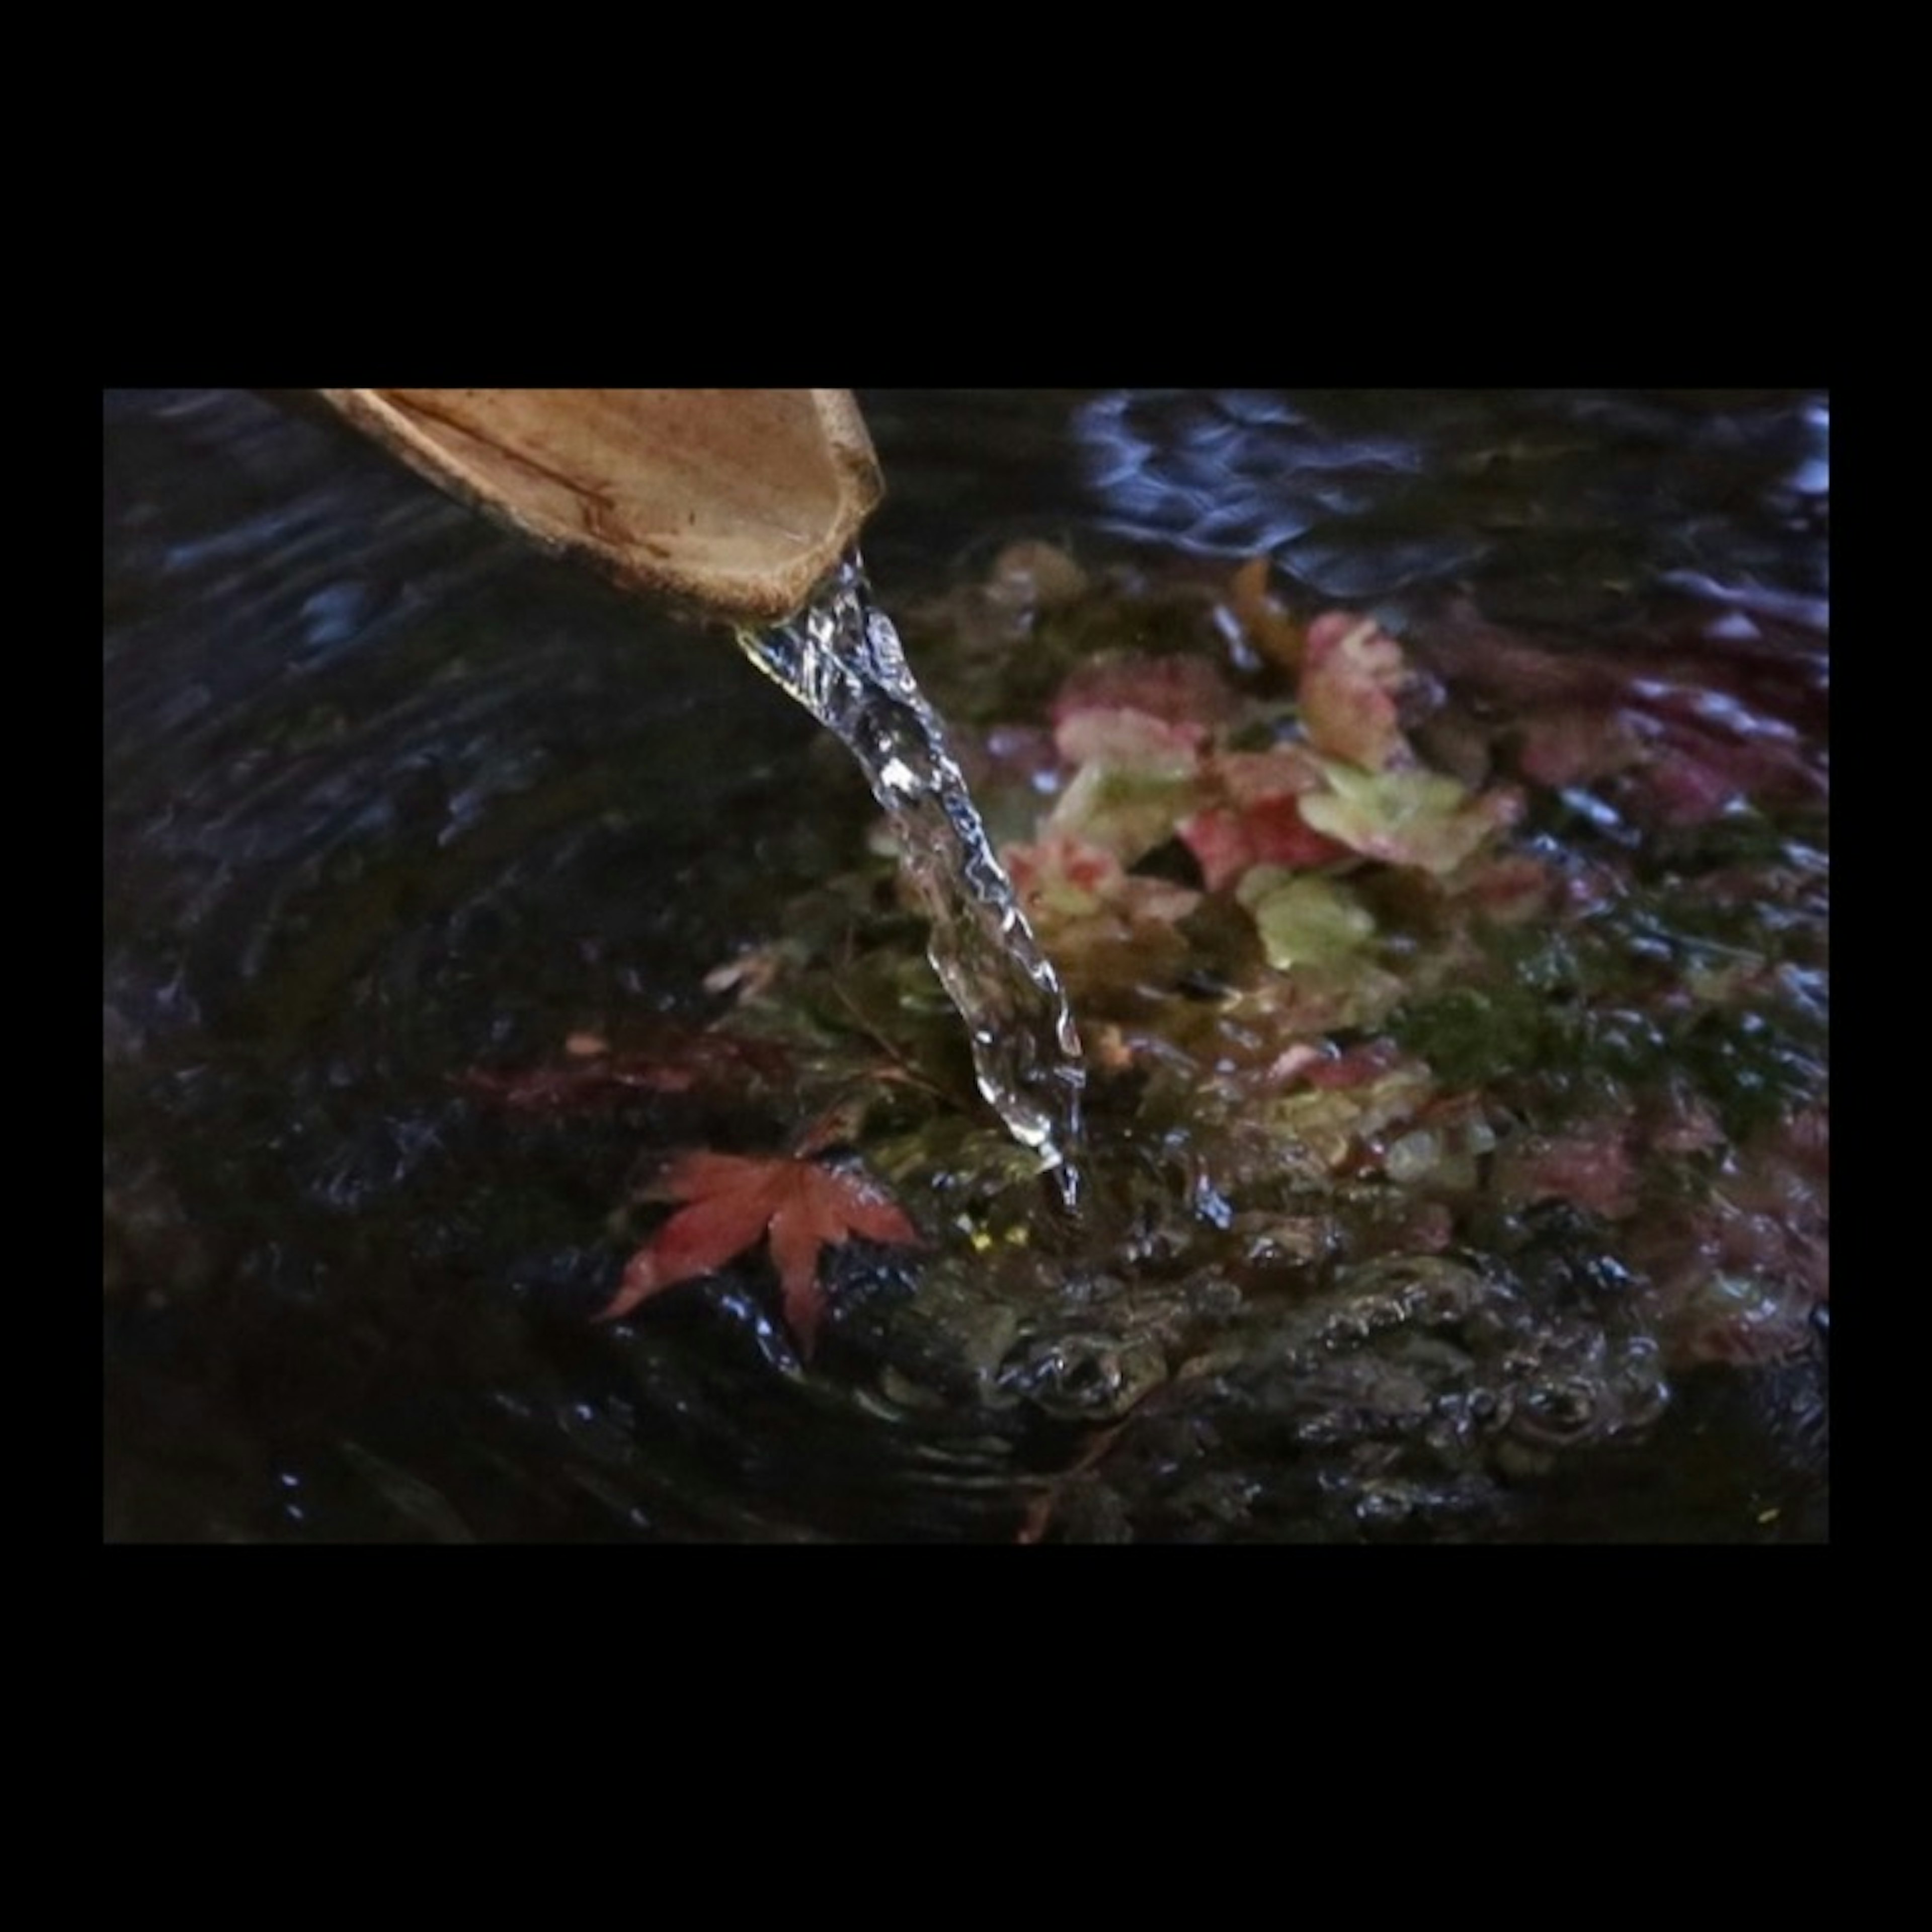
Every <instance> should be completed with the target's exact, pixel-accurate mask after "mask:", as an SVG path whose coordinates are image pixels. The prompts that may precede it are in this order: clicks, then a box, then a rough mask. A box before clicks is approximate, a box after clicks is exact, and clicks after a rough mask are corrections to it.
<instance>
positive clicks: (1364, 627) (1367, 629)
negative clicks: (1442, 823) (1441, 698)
mask: <svg viewBox="0 0 1932 1932" xmlns="http://www.w3.org/2000/svg"><path fill="white" fill-rule="evenodd" d="M1408 679H1409V667H1408V665H1407V664H1406V661H1404V659H1403V654H1402V647H1401V646H1400V645H1399V644H1398V643H1397V642H1396V640H1394V638H1393V637H1391V636H1390V635H1389V634H1388V632H1387V631H1385V630H1383V628H1382V626H1381V625H1379V624H1378V623H1376V622H1375V620H1374V619H1373V618H1370V617H1361V616H1356V615H1355V614H1354V613H1352V612H1349V611H1346V610H1331V611H1329V612H1328V613H1327V614H1326V615H1325V616H1320V617H1318V618H1316V620H1315V622H1313V624H1311V625H1310V626H1309V629H1308V644H1307V649H1306V650H1305V651H1304V652H1303V654H1302V660H1301V686H1300V691H1299V696H1300V698H1301V720H1302V722H1303V724H1304V725H1306V726H1307V730H1308V739H1309V742H1310V744H1312V745H1313V746H1314V747H1315V748H1316V750H1317V751H1322V752H1325V753H1326V754H1328V756H1329V757H1331V758H1346V759H1347V760H1349V763H1351V764H1355V765H1359V766H1361V768H1362V769H1364V771H1369V772H1381V771H1386V770H1388V769H1389V768H1390V767H1391V766H1394V765H1397V764H1409V763H1413V762H1414V759H1415V754H1414V753H1413V752H1412V751H1410V749H1409V740H1408V739H1406V738H1405V737H1404V736H1403V731H1402V723H1401V719H1400V715H1399V713H1398V712H1397V704H1396V700H1397V695H1398V694H1400V691H1401V690H1402V688H1403V685H1405V684H1406V682H1408Z"/></svg>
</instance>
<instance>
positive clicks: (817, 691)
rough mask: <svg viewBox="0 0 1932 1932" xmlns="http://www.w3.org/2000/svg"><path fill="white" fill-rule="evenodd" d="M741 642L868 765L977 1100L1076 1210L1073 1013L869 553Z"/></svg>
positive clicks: (1080, 1072) (1077, 1062)
mask: <svg viewBox="0 0 1932 1932" xmlns="http://www.w3.org/2000/svg"><path fill="white" fill-rule="evenodd" d="M739 643H740V644H741V645H742V646H743V647H744V649H745V654H746V655H748V657H749V658H751V661H752V662H753V663H754V664H756V665H757V667H758V668H759V669H760V670H762V671H763V672H764V673H766V676H769V677H770V678H772V679H774V680H775V682H778V684H780V685H782V686H783V687H784V689H785V690H787V691H789V692H790V694H792V696H793V697H795V698H796V699H797V700H798V701H799V703H801V704H802V705H803V706H805V709H807V710H808V711H809V712H811V715H813V716H814V718H817V720H818V721H820V723H821V724H824V725H826V726H827V727H829V729H830V730H832V731H834V732H835V733H837V734H838V736H839V737H840V739H842V740H843V741H844V743H845V744H846V745H847V747H848V748H850V751H851V752H852V754H853V756H854V757H856V758H857V760H859V765H860V766H861V768H862V769H863V770H864V772H865V778H866V781H867V782H868V784H870V785H871V788H872V794H873V796H874V797H875V798H877V800H878V801H879V803H880V805H881V806H882V807H883V809H884V811H885V812H886V817H887V818H888V820H889V822H890V823H891V826H892V833H893V836H894V837H895V839H896V840H897V841H898V847H899V853H900V863H901V866H902V868H904V874H905V876H906V878H907V880H908V881H909V882H910V884H911V886H912V887H913V890H914V892H916V894H917V895H918V898H919V903H920V904H921V905H922V907H924V909H925V910H926V915H927V916H928V917H929V919H931V920H932V936H931V939H930V941H929V947H928V952H929V956H930V957H931V959H932V964H933V968H934V970H935V971H936V972H937V973H938V975H939V977H940V980H941V983H942V984H943V985H944V987H945V989H946V991H947V995H948V997H949V998H950V999H951V1000H952V1001H953V1004H954V1005H955V1006H956V1007H958V1008H959V1013H960V1015H961V1017H962V1019H965V1022H966V1028H967V1033H968V1037H969V1039H970V1040H971V1043H972V1049H973V1065H974V1073H975V1074H976V1076H977V1079H978V1081H979V1085H980V1092H981V1093H982V1094H983V1095H984V1096H985V1097H986V1100H987V1102H988V1103H989V1105H990V1106H992V1108H993V1109H994V1110H995V1112H997V1113H998V1115H999V1116H1000V1118H1001V1119H1002V1120H1003V1121H1005V1123H1006V1124H1007V1129H1008V1130H1009V1131H1010V1133H1012V1135H1013V1138H1014V1139H1016V1140H1017V1141H1019V1142H1021V1143H1022V1145H1025V1146H1026V1147H1028V1148H1033V1149H1034V1150H1035V1151H1037V1153H1038V1154H1040V1156H1041V1157H1042V1160H1043V1162H1044V1163H1045V1164H1046V1167H1047V1168H1048V1169H1049V1170H1050V1171H1051V1172H1052V1173H1053V1174H1054V1175H1055V1178H1056V1179H1057V1181H1058V1186H1059V1190H1060V1196H1061V1200H1062V1201H1063V1202H1064V1203H1065V1205H1066V1206H1067V1208H1069V1209H1070V1210H1071V1209H1073V1208H1076V1206H1077V1205H1078V1204H1079V1193H1080V1177H1079V1166H1078V1155H1079V1148H1080V1145H1081V1139H1082V1131H1081V1118H1080V1097H1081V1089H1082V1085H1084V1083H1085V1078H1086V1076H1085V1069H1084V1067H1082V1062H1081V1058H1080V1038H1079V1034H1078V1033H1077V1032H1076V1031H1075V1029H1074V1025H1073V1014H1072V1013H1071V1011H1070V1010H1069V1008H1068V1007H1067V995H1066V993H1065V992H1064V990H1063V989H1062V988H1061V983H1060V978H1059V976H1058V974H1056V973H1055V971H1054V970H1053V965H1052V962H1051V961H1050V960H1049V959H1048V958H1047V957H1046V954H1045V953H1043V952H1042V951H1041V950H1040V942H1039V941H1037V939H1035V938H1034V935H1033V929H1032V928H1031V926H1028V923H1027V921H1026V916H1025V913H1023V912H1022V910H1020V905H1019V899H1018V898H1016V895H1015V894H1014V892H1013V884H1012V882H1011V880H1009V879H1008V878H1007V875H1006V872H1005V871H1004V868H1002V867H1001V864H1000V862H999V859H998V857H997V856H995V853H994V850H993V847H992V843H991V841H989V839H988V838H987V836H986V827H985V826H984V825H983V824H982V823H980V814H979V812H978V811H977V808H975V806H974V803H973V799H972V796H971V793H969V792H968V790H967V788H966V781H965V777H964V776H963V775H962V773H961V772H960V769H959V763H958V761H957V760H956V759H955V758H954V757H953V753H952V751H951V750H950V748H949V747H948V745H947V740H946V730H945V727H944V724H942V723H941V721H940V718H939V717H938V714H937V713H936V712H935V711H934V710H933V709H932V706H931V705H930V704H929V703H927V702H926V699H925V697H924V696H923V695H922V693H921V692H920V691H919V686H918V685H917V684H916V682H914V680H913V675H912V672H911V670H910V668H909V667H907V664H906V661H905V654H904V651H903V650H902V649H901V646H900V644H899V639H898V632H897V631H895V630H894V629H893V628H892V622H891V620H890V619H889V618H888V617H887V616H886V614H885V613H884V612H883V611H882V610H880V609H879V607H877V604H875V603H874V601H872V596H871V587H870V586H869V585H868V583H866V580H865V570H864V568H863V566H862V564H861V563H860V562H859V556H858V553H857V552H856V550H855V551H853V552H852V553H850V554H849V555H848V556H847V557H846V558H845V559H844V562H841V564H840V565H839V566H838V568H837V569H836V570H835V571H833V573H832V575H831V576H830V577H828V578H827V579H826V582H825V583H823V585H822V586H820V589H819V591H818V592H817V595H816V596H814V598H813V599H812V601H811V602H810V603H809V604H807V605H806V606H805V608H804V609H803V610H802V611H800V612H799V614H798V615H797V616H796V617H794V618H793V619H790V621H789V622H787V623H785V624H783V625H780V626H778V628H776V629H775V630H771V631H741V632H740V633H739Z"/></svg>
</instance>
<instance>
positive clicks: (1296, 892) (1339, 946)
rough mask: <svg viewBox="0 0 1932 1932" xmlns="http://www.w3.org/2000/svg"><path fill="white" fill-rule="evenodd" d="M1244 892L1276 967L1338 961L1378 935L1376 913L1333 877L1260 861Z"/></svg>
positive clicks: (1283, 967)
mask: <svg viewBox="0 0 1932 1932" xmlns="http://www.w3.org/2000/svg"><path fill="white" fill-rule="evenodd" d="M1240 897H1241V902H1242V903H1243V904H1244V905H1245V906H1247V908H1248V910H1250V912H1252V913H1253V914H1254V918H1255V926H1256V929H1257V930H1258V931H1259V932H1260V934H1261V936H1262V947H1263V948H1264V950H1265V951H1266V953H1267V954H1268V964H1269V965H1271V966H1272V967H1274V968H1275V969H1276V971H1278V972H1286V971H1288V970H1289V968H1292V967H1296V966H1332V965H1339V964H1340V963H1341V962H1343V960H1345V959H1348V958H1349V957H1350V956H1351V955H1352V954H1353V953H1356V952H1358V951H1359V950H1361V947H1364V945H1366V944H1367V943H1368V941H1370V939H1372V938H1373V937H1374V936H1375V930H1376V922H1375V918H1374V916H1373V914H1372V913H1370V910H1369V909H1368V907H1367V906H1365V905H1364V904H1363V903H1362V902H1361V900H1360V899H1359V898H1357V897H1356V896H1355V894H1354V893H1353V892H1351V891H1350V890H1349V888H1348V887H1347V886H1345V885H1342V884H1340V883H1338V882H1337V880H1334V879H1325V878H1322V877H1319V876H1316V875H1313V874H1302V875H1301V876H1300V877H1297V876H1296V875H1295V874H1292V873H1289V872H1284V871H1282V870H1281V869H1280V868H1279V867H1277V866H1273V865H1262V866H1259V867H1257V868H1256V869H1255V870H1254V871H1252V872H1250V874H1248V877H1247V879H1246V880H1244V881H1243V883H1242V886H1241V893H1240Z"/></svg>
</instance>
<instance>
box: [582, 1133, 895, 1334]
mask: <svg viewBox="0 0 1932 1932" xmlns="http://www.w3.org/2000/svg"><path fill="white" fill-rule="evenodd" d="M650 1191H651V1193H652V1196H653V1197H654V1198H655V1199H659V1200H664V1201H681V1202H684V1203H685V1205H684V1206H683V1207H682V1208H679V1210H678V1211H677V1212H676V1214H673V1216H672V1217H670V1220H668V1221H667V1222H666V1223H664V1226H662V1227H661V1228H660V1229H658V1231H657V1232H656V1233H655V1235H652V1238H650V1240H649V1241H647V1242H646V1244H644V1246H643V1247H641V1248H640V1249H639V1250H637V1253H635V1254H634V1255H633V1256H631V1260H630V1263H629V1265H628V1267H626V1268H625V1270H624V1276H623V1279H622V1281H621V1282H619V1284H618V1286H617V1292H616V1295H614V1296H613V1297H612V1298H611V1300H610V1304H609V1305H608V1306H607V1307H605V1308H604V1310H602V1311H601V1313H600V1316H599V1318H598V1319H600V1320H603V1321H611V1320H613V1319H615V1318H616V1317H617V1316H620V1315H626V1314H628V1313H629V1312H630V1311H631V1310H632V1309H634V1307H637V1304H638V1303H640V1301H644V1300H645V1299H646V1298H647V1297H649V1296H650V1295H655V1294H657V1293H658V1292H659V1291H660V1290H661V1289H667V1288H673V1287H675V1286H676V1285H677V1284H678V1283H679V1282H681V1281H692V1280H696V1279H697V1277H699V1276H700V1275H706V1274H715V1273H716V1272H717V1271H718V1269H719V1268H722V1267H723V1266H724V1264H725V1263H726V1262H728V1261H730V1259H732V1258H733V1256H736V1255H739V1254H742V1253H744V1251H745V1250H746V1249H747V1248H749V1247H752V1246H753V1245H754V1244H756V1243H757V1241H759V1240H760V1238H763V1237H764V1236H766V1235H769V1237H770V1240H771V1255H772V1263H773V1265H775V1267H776V1268H777V1269H778V1283H779V1286H780V1289H781V1291H782V1294H783V1305H784V1319H785V1325H786V1326H787V1328H790V1331H791V1332H792V1334H793V1337H794V1338H795V1339H796V1341H797V1343H798V1346H799V1353H800V1354H801V1355H806V1356H809V1355H811V1350H812V1344H813V1343H814V1340H816V1338H817V1332H818V1322H819V1318H820V1316H821V1315H822V1314H823V1313H824V1309H825V1292H824V1290H823V1289H821V1288H820V1286H819V1285H818V1261H819V1252H820V1250H821V1249H822V1248H823V1247H826V1246H827V1245H828V1244H835V1243H837V1242H841V1241H844V1240H846V1239H847V1238H848V1237H849V1236H850V1235H863V1236H864V1237H865V1239H866V1240H868V1241H893V1242H901V1243H904V1244H907V1245H909V1246H910V1245H916V1244H917V1242H918V1241H919V1230H918V1229H916V1228H915V1227H914V1226H913V1224H912V1223H911V1222H910V1220H907V1218H906V1217H905V1215H904V1214H903V1213H902V1212H901V1211H900V1209H899V1208H897V1207H896V1206H895V1205H894V1204H893V1203H892V1201H891V1200H890V1199H889V1198H888V1197H887V1196H886V1194H885V1193H884V1191H883V1190H882V1189H881V1188H880V1187H879V1186H878V1184H877V1183H876V1182H874V1181H870V1180H868V1178H866V1177H865V1175H862V1174H856V1173H852V1172H847V1171H844V1170H841V1169H837V1168H831V1167H826V1166H822V1165H821V1164H820V1163H819V1162H817V1161H815V1160H802V1159H796V1158H793V1157H790V1156H788V1155H784V1154H776V1155H771V1156H768V1157H765V1158H763V1159H757V1158H754V1157H748V1156H745V1155H739V1154H685V1155H684V1156H682V1157H681V1158H679V1160H676V1161H674V1162H673V1163H672V1164H671V1166H670V1167H669V1168H668V1169H666V1170H665V1172H664V1175H662V1176H661V1178H660V1179H659V1180H658V1181H657V1182H656V1184H655V1185H654V1186H653V1187H652V1189H651V1190H650Z"/></svg>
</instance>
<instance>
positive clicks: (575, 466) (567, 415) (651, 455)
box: [321, 389, 885, 624]
mask: <svg viewBox="0 0 1932 1932" xmlns="http://www.w3.org/2000/svg"><path fill="white" fill-rule="evenodd" d="M321 393H322V395H323V396H324V397H325V398H326V399H327V400H328V401H329V402H330V403H331V404H333V405H334V406H335V408H336V409H337V410H339V411H340V412H341V413H342V415H343V416H345V417H347V419H348V420H349V421H350V422H353V423H354V424H355V425H356V427H357V428H359V429H362V431H365V432H366V433H367V434H369V435H370V436H371V437H374V439H375V440H377V442H379V443H382V444H383V445H384V446H386V448H388V449H391V450H392V451H393V452H395V454H396V455H398V456H400V457H401V458H403V459H404V461H406V462H407V463H410V464H411V465H412V466H413V467H414V468H416V469H418V470H419V471H421V472H422V474H423V475H425V476H428V478H430V479H431V481H434V482H435V483H437V484H440V485H441V487H443V488H444V489H446V490H449V491H450V492H452V493H453V494H454V495H456V496H459V497H460V498H462V499H463V500H465V501H466V502H469V503H472V504H473V505H475V506H476V507H477V508H480V509H481V510H484V511H487V513H489V514H490V515H492V516H493V517H496V518H497V519H498V520H499V521H501V522H503V523H507V524H508V525H509V526H511V528H512V529H516V530H517V531H519V532H521V533H522V534H523V535H525V536H527V537H529V538H532V539H533V540H534V541H536V542H537V543H539V544H541V545H542V546H543V547H544V548H545V549H547V550H550V551H553V552H554V553H559V554H566V555H571V556H577V557H580V558H582V559H584V560H586V561H587V562H591V563H592V564H594V565H595V566H596V567H597V568H599V569H601V570H602V571H604V572H605V573H606V574H608V575H610V576H611V577H614V578H615V579H616V581H617V582H618V583H620V584H622V585H623V586H625V588H627V589H632V590H635V591H637V592H641V593H643V594H644V595H649V596H652V597H656V598H661V599H664V600H666V601H670V602H671V603H673V604H676V605H679V606H680V607H684V608H686V609H688V610H694V611H695V612H697V613H698V614H700V615H702V616H708V617H711V618H715V619H720V620H721V621H724V622H730V623H733V624H772V623H776V622H779V621H780V620H781V619H784V618H786V617H788V616H790V615H791V614H792V613H793V612H794V611H796V610H797V609H798V608H799V606H800V605H801V604H803V603H804V602H805V600H806V598H808V597H809V596H810V595H811V592H812V590H813V589H814V587H815V586H817V584H818V583H819V582H820V580H821V579H822V578H823V577H824V576H825V575H826V573H827V572H828V571H830V570H831V568H832V566H833V565H835V563H836V562H838V559H839V558H840V557H841V556H842V555H843V554H844V552H845V551H846V550H847V549H849V548H850V547H851V545H852V544H853V542H854V541H856V538H857V537H858V535H859V530H860V528H861V527H862V525H863V524H864V523H865V519H866V517H868V516H869V515H870V514H871V512H872V511H873V510H874V508H876V507H877V504H878V502H879V501H880V498H881V497H882V496H883V494H884V489H885V486H884V482H883V478H881V477H880V473H879V467H878V461H877V458H876V457H875V456H874V454H873V451H872V444H871V437H869V436H868V434H866V431H865V423H864V422H863V421H862V419H861V418H860V416H859V410H858V406H857V404H856V403H854V402H853V399H852V397H851V395H850V392H849V391H847V390H844V389H325V390H323V392H321Z"/></svg>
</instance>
